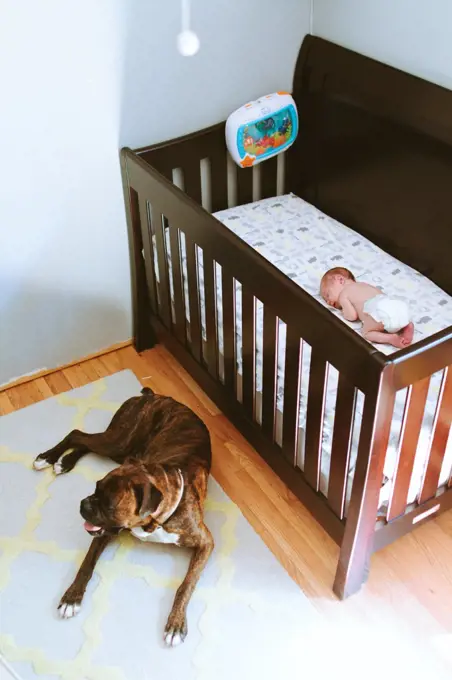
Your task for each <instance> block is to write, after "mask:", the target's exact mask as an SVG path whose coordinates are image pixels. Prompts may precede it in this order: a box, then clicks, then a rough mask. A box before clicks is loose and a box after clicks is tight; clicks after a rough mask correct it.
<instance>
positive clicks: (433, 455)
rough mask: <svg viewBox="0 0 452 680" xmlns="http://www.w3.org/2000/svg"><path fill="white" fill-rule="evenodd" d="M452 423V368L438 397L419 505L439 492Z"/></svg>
mask: <svg viewBox="0 0 452 680" xmlns="http://www.w3.org/2000/svg"><path fill="white" fill-rule="evenodd" d="M451 422H452V367H451V366H449V367H448V368H445V369H444V374H443V379H442V382H441V389H440V391H439V395H438V403H437V406H436V413H435V420H434V428H433V437H432V447H431V449H430V456H429V461H428V465H427V469H426V471H425V476H424V482H423V484H422V491H421V493H420V496H419V504H421V503H425V501H428V500H429V498H432V497H433V496H434V495H435V494H436V492H437V490H438V483H439V477H440V474H441V466H442V464H443V460H444V454H445V453H446V445H447V440H448V437H449V430H450V426H451Z"/></svg>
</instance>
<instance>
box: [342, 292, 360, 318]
mask: <svg viewBox="0 0 452 680" xmlns="http://www.w3.org/2000/svg"><path fill="white" fill-rule="evenodd" d="M338 302H339V305H340V307H341V309H342V314H343V315H344V319H346V321H356V320H357V319H358V312H357V311H356V309H355V306H354V305H353V303H352V302H350V300H349V299H348V297H347V296H346V295H345V294H344V292H342V293H341V295H340V296H339V300H338Z"/></svg>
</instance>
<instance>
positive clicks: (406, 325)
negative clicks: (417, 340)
mask: <svg viewBox="0 0 452 680" xmlns="http://www.w3.org/2000/svg"><path fill="white" fill-rule="evenodd" d="M320 294H321V295H322V297H323V299H324V300H325V302H326V303H327V304H328V305H330V306H331V307H335V308H336V309H341V310H342V314H343V315H344V319H346V320H347V321H357V319H359V320H360V321H362V324H363V326H362V334H363V336H364V337H365V338H366V340H369V342H378V343H382V344H385V345H393V346H394V347H398V348H403V347H407V346H408V345H410V344H411V342H412V340H413V334H414V326H413V323H412V321H411V315H410V308H409V306H408V304H407V303H406V302H405V301H404V300H399V299H397V298H392V297H390V296H388V295H384V294H383V293H382V292H381V290H379V289H378V288H375V286H371V285H370V284H368V283H360V282H358V281H356V280H355V277H354V276H353V274H352V273H351V271H349V270H348V269H345V267H335V268H334V269H329V270H328V271H327V272H326V274H324V275H323V277H322V280H321V282H320Z"/></svg>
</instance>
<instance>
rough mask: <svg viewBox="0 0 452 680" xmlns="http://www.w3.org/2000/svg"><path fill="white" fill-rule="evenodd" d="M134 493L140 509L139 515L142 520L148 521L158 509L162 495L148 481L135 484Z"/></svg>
mask: <svg viewBox="0 0 452 680" xmlns="http://www.w3.org/2000/svg"><path fill="white" fill-rule="evenodd" d="M133 491H134V494H135V498H136V501H137V508H139V510H138V513H139V515H140V517H141V518H142V519H146V517H149V515H151V514H152V513H153V512H155V511H156V509H157V508H158V506H159V504H160V502H161V500H162V494H161V493H160V491H159V490H158V489H157V488H156V487H155V486H154V485H153V484H152V483H151V482H150V481H148V480H147V481H143V482H138V483H137V484H134V487H133Z"/></svg>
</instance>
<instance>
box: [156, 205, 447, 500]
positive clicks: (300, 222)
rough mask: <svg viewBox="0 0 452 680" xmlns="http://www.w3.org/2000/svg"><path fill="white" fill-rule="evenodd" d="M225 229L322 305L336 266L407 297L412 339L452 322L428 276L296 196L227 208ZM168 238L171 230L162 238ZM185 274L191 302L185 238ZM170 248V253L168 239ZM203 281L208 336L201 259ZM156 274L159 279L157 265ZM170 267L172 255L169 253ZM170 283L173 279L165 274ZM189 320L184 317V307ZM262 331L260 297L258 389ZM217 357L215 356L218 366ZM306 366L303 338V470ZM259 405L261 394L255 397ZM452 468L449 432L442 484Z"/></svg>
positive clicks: (392, 453) (384, 348)
mask: <svg viewBox="0 0 452 680" xmlns="http://www.w3.org/2000/svg"><path fill="white" fill-rule="evenodd" d="M215 217H216V218H217V219H219V220H220V221H221V222H222V223H223V224H224V225H225V226H227V227H228V228H229V229H231V231H233V232H234V233H235V234H236V235H237V236H239V237H240V238H241V239H243V240H244V241H245V242H246V243H247V244H248V245H250V246H251V247H253V248H254V249H255V250H256V251H257V252H259V253H260V254H261V255H262V256H263V257H265V258H266V259H267V260H269V261H270V262H271V263H272V264H273V265H274V266H276V267H277V268H278V269H280V270H281V271H282V272H283V273H284V274H286V275H287V276H288V277H289V278H290V279H292V280H293V281H294V282H295V283H297V284H298V285H299V286H301V287H302V288H303V289H304V290H305V291H307V292H308V293H309V294H310V295H312V296H313V297H314V298H316V299H317V300H318V301H319V302H320V303H321V304H323V305H324V306H327V305H326V303H325V302H324V301H323V300H322V298H321V296H320V294H319V283H320V279H321V277H322V275H323V274H324V273H325V271H327V270H328V269H330V268H331V267H335V266H343V267H347V268H349V269H350V270H351V271H353V273H354V275H355V277H356V279H357V280H358V281H366V282H368V283H371V284H373V285H375V286H377V287H379V288H381V289H382V291H383V292H384V293H386V294H388V295H391V296H395V297H397V296H399V297H403V298H404V299H406V300H407V301H408V302H409V303H410V306H411V309H412V314H413V321H414V324H415V335H414V341H413V342H417V341H419V340H421V339H423V338H426V337H428V336H429V335H432V334H434V333H436V332H438V331H440V330H442V329H444V328H447V327H448V326H451V325H452V298H451V297H450V296H449V295H447V294H446V293H445V292H444V291H443V290H441V289H440V288H439V287H438V286H436V284H434V283H433V282H432V281H430V280H429V279H427V278H426V277H424V276H423V275H421V274H420V273H419V272H417V271H416V270H414V269H412V268H411V267H409V266H407V265H405V264H403V263H401V262H399V261H398V260H397V259H396V258H394V257H392V256H391V255H389V254H388V253H386V252H384V251H383V250H381V249H380V248H378V247H377V246H376V245H375V244H373V243H372V242H371V241H369V240H368V239H366V238H364V237H363V236H361V235H360V234H357V233H356V232H355V231H353V230H352V229H350V228H348V227H346V226H344V225H343V224H341V223H339V222H338V221H337V220H334V219H333V218H331V217H329V216H327V215H326V214H324V213H322V212H321V211H320V210H318V209H317V208H315V207H314V206H312V205H310V204H309V203H307V202H306V201H304V200H302V199H301V198H299V197H298V196H295V195H294V194H287V195H284V196H278V197H276V198H269V199H264V200H261V201H256V202H254V203H250V204H247V205H242V206H237V207H234V208H228V209H227V210H223V211H220V212H217V213H215ZM167 236H169V235H167ZM181 250H182V259H183V267H182V269H183V277H184V290H185V296H186V301H188V286H187V276H186V266H185V249H184V244H183V242H182V248H181ZM167 252H168V253H170V244H169V238H168V240H167ZM198 263H199V264H198V270H199V279H200V298H201V299H200V303H201V305H200V306H201V322H202V329H203V335H204V338H205V307H204V296H203V290H204V289H203V268H202V258H198ZM155 265H156V271H157V278H159V277H158V265H157V262H156V263H155ZM168 265H169V270H170V272H171V257H170V256H169V258H168ZM218 274H219V275H218V276H217V278H216V280H217V291H216V293H217V301H218V304H217V320H218V329H219V335H218V341H219V352H220V357H221V355H222V350H223V341H222V338H223V334H222V323H223V320H222V305H221V297H222V295H221V276H220V274H221V272H220V271H218ZM170 285H171V276H170ZM185 308H186V310H187V320H188V321H189V306H188V304H186V305H185ZM327 308H328V309H329V311H330V312H331V314H336V316H338V317H339V318H340V319H341V321H342V322H343V323H346V324H347V325H349V326H350V327H351V328H353V329H354V330H355V331H356V332H360V328H361V324H360V323H359V322H349V321H346V320H345V319H344V318H343V317H342V314H341V312H340V311H339V310H335V309H332V308H330V307H327ZM262 331H263V308H262V305H261V304H260V303H259V302H257V308H256V333H257V335H256V391H257V393H258V397H259V394H260V393H261V390H262V356H263V354H262ZM285 331H286V327H285V324H284V323H283V322H282V321H280V322H279V343H278V362H277V365H278V381H277V438H278V436H279V437H280V430H281V414H282V411H283V408H284V388H283V385H284V358H285ZM241 339H242V325H241V287H240V283H238V282H237V283H236V347H237V370H238V374H239V375H241V368H242V355H241V345H242V343H241ZM375 347H376V348H377V349H379V350H380V351H381V352H383V353H385V354H390V353H392V352H394V351H396V350H395V348H393V347H391V346H389V345H381V344H375ZM221 363H222V362H221V361H220V364H221ZM309 366H310V347H309V346H308V345H307V343H303V352H302V368H301V371H302V375H301V387H300V412H299V431H300V437H299V443H298V456H297V459H298V461H297V462H298V465H299V466H300V467H301V468H303V463H304V431H305V423H306V412H307V393H308V381H309ZM337 380H338V372H337V370H336V369H335V368H334V367H333V366H330V367H329V374H328V383H327V394H326V403H325V417H324V427H323V439H322V461H321V479H320V488H321V491H322V492H323V493H325V494H326V491H327V488H328V477H329V468H330V457H331V455H330V454H331V442H332V433H333V425H334V412H335V402H336V393H337ZM440 382H441V372H438V373H436V374H435V375H434V376H433V377H432V379H431V383H430V389H429V395H428V398H427V404H426V408H425V414H424V422H423V426H422V431H421V435H420V437H419V442H418V449H417V453H416V460H415V465H414V470H413V475H412V480H411V485H410V490H409V495H408V502H409V503H410V502H413V501H414V500H415V499H416V497H417V495H418V494H419V491H420V488H421V484H422V478H423V472H424V469H425V464H426V461H427V458H428V452H429V444H430V440H431V434H432V426H433V419H434V414H435V406H436V395H437V394H438V392H439V388H440ZM405 397H406V390H401V391H400V392H398V393H397V397H396V403H395V408H394V415H393V420H392V426H391V435H390V441H389V445H388V450H387V455H386V462H385V468H384V474H385V477H386V478H387V481H386V483H385V484H384V486H383V487H382V489H381V495H380V506H381V505H384V504H385V502H386V501H387V500H388V498H389V495H390V490H391V484H392V479H393V475H394V472H395V466H396V460H397V448H398V443H399V439H400V430H401V423H402V417H403V409H404V404H405ZM257 401H258V403H259V402H260V399H259V398H258V400H257ZM363 405H364V397H363V395H362V394H361V393H358V399H357V406H356V416H355V427H354V430H353V436H352V444H351V455H350V468H349V480H348V482H349V483H348V488H347V499H348V500H349V497H350V493H351V482H352V478H353V473H354V466H355V461H356V454H357V444H358V439H359V429H360V428H359V426H360V420H361V417H362V412H363ZM451 468H452V437H449V441H448V445H447V450H446V455H445V458H444V463H443V467H442V471H441V478H440V484H444V483H445V482H446V481H447V479H448V477H449V474H450V471H451Z"/></svg>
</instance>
